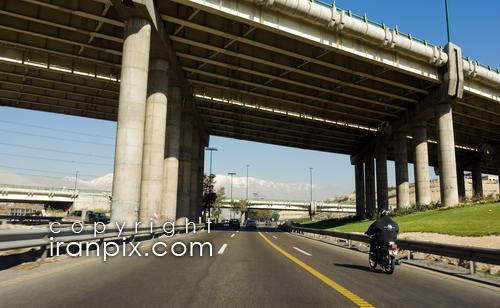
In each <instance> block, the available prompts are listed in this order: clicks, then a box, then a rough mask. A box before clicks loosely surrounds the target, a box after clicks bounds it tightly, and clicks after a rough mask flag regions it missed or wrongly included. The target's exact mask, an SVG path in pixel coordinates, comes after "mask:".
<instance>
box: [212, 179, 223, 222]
mask: <svg viewBox="0 0 500 308" xmlns="http://www.w3.org/2000/svg"><path fill="white" fill-rule="evenodd" d="M225 197H226V193H225V191H224V187H220V188H219V189H218V190H217V198H216V199H215V202H214V204H213V205H212V215H213V216H215V222H217V223H218V222H219V217H220V214H221V212H222V202H223V201H224V198H225Z"/></svg>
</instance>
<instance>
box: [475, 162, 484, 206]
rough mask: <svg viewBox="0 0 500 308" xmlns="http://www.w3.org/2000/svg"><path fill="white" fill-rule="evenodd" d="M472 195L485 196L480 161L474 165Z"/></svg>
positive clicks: (476, 196)
mask: <svg viewBox="0 0 500 308" xmlns="http://www.w3.org/2000/svg"><path fill="white" fill-rule="evenodd" d="M472 196H474V197H475V198H483V177H482V174H481V164H480V162H479V161H477V162H475V163H474V164H473V165H472Z"/></svg>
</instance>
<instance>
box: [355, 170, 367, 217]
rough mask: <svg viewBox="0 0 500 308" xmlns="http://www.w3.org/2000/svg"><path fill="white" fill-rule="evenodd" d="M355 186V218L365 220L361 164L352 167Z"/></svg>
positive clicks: (363, 173)
mask: <svg viewBox="0 0 500 308" xmlns="http://www.w3.org/2000/svg"><path fill="white" fill-rule="evenodd" d="M354 173H355V186H356V216H357V217H358V218H361V219H364V218H365V211H366V205H365V170H364V164H363V162H357V163H356V164H355V165H354Z"/></svg>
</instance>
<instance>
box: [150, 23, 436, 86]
mask: <svg viewBox="0 0 500 308" xmlns="http://www.w3.org/2000/svg"><path fill="white" fill-rule="evenodd" d="M160 16H161V18H162V19H163V20H166V21H169V22H172V23H176V24H179V25H183V26H185V27H188V28H192V29H195V30H199V31H202V32H205V33H210V34H213V35H216V36H220V37H224V38H227V39H229V40H235V41H239V42H241V43H243V44H247V45H250V46H254V47H259V48H262V49H266V50H269V51H272V52H274V53H278V54H282V55H285V56H289V57H293V58H296V59H300V60H306V61H309V62H311V63H315V64H318V65H321V66H324V67H327V68H330V69H334V70H338V71H341V72H344V73H349V74H352V75H356V76H359V77H363V78H367V79H372V80H376V81H379V82H382V83H385V84H390V85H393V86H397V87H400V88H403V89H407V90H411V91H415V92H419V93H424V94H425V92H426V91H425V90H422V89H419V88H417V87H413V86H410V85H407V84H403V83H400V82H396V81H392V80H388V79H385V78H381V77H378V76H374V75H371V74H367V73H362V72H358V71H354V70H351V69H349V68H346V67H343V66H340V65H335V64H333V63H329V62H325V61H321V60H318V59H315V58H311V57H307V56H305V55H303V54H299V53H295V52H292V51H289V50H284V49H281V48H277V47H274V46H270V45H267V44H264V43H260V42H257V41H255V40H251V39H247V38H243V37H240V36H237V35H234V34H230V33H226V32H224V31H219V30H216V29H213V28H210V27H206V26H203V25H200V24H197V23H194V22H191V21H186V20H184V19H181V18H177V17H173V16H169V15H166V14H161V15H160Z"/></svg>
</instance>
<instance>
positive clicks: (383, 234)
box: [365, 210, 399, 259]
mask: <svg viewBox="0 0 500 308" xmlns="http://www.w3.org/2000/svg"><path fill="white" fill-rule="evenodd" d="M398 233H399V226H398V224H397V223H396V222H395V221H394V220H392V219H391V217H390V216H389V211H388V210H382V211H381V212H380V217H379V218H378V219H377V220H376V221H374V222H373V223H372V224H371V225H370V227H369V228H368V230H367V231H366V232H365V234H366V235H368V236H372V240H371V242H370V259H372V257H373V256H375V254H376V253H377V251H376V247H377V245H381V244H382V243H388V242H393V241H396V239H397V235H398Z"/></svg>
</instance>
